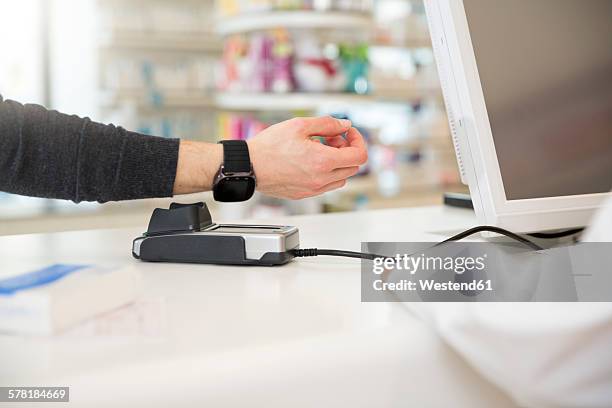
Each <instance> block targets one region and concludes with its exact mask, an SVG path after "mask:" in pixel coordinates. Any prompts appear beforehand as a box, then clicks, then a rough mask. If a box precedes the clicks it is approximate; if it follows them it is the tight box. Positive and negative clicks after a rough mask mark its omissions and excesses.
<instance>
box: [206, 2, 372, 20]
mask: <svg viewBox="0 0 612 408" xmlns="http://www.w3.org/2000/svg"><path fill="white" fill-rule="evenodd" d="M371 9H372V2H371V0H217V12H218V14H219V15H220V16H232V15H236V14H246V13H258V12H259V13H261V12H266V11H275V10H313V11H321V12H324V11H344V12H368V11H369V10H371Z"/></svg>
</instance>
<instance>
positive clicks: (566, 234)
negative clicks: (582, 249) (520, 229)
mask: <svg viewBox="0 0 612 408" xmlns="http://www.w3.org/2000/svg"><path fill="white" fill-rule="evenodd" d="M582 231H584V228H574V229H569V230H565V231H558V232H534V233H533V234H527V235H529V236H530V237H534V238H540V239H556V238H563V237H569V236H570V235H576V234H579V233H581V232H582Z"/></svg>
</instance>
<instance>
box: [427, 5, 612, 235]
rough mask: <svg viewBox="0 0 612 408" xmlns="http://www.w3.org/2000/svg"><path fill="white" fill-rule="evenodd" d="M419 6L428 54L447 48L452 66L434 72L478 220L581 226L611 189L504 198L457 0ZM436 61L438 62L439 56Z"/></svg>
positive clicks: (522, 227) (524, 226)
mask: <svg viewBox="0 0 612 408" xmlns="http://www.w3.org/2000/svg"><path fill="white" fill-rule="evenodd" d="M425 6H426V10H427V14H428V18H429V19H430V31H431V38H432V42H434V52H435V53H436V54H439V53H440V52H447V53H448V56H447V58H449V59H450V64H452V66H453V67H452V70H447V69H445V70H442V69H439V72H440V76H442V75H445V76H446V77H445V78H441V81H447V82H448V83H449V84H450V86H451V87H453V88H451V89H449V90H447V92H445V95H444V97H445V102H446V104H447V107H449V108H451V109H452V111H453V115H454V116H455V118H454V122H455V126H456V127H458V129H457V138H458V139H459V140H458V149H459V150H460V152H458V154H460V155H461V160H462V162H463V163H462V164H463V166H464V171H465V179H466V181H467V184H468V186H469V188H470V193H471V196H472V200H473V201H474V208H475V210H476V214H477V216H478V218H479V221H480V222H483V223H486V224H494V225H498V226H501V227H504V228H508V229H511V230H513V231H516V232H533V231H546V230H554V229H562V228H572V227H579V226H584V225H587V224H588V222H589V220H590V218H591V216H592V214H593V212H594V211H595V210H596V209H597V208H599V207H600V206H601V204H602V202H603V201H604V200H605V199H606V198H607V197H612V193H610V192H608V193H593V194H582V195H571V196H559V197H543V198H532V199H519V200H508V199H507V198H506V193H505V189H504V184H503V179H502V176H501V170H500V166H499V162H498V160H497V153H496V150H495V145H494V141H493V132H492V129H491V124H490V122H489V115H488V111H487V107H486V101H485V97H484V92H483V90H482V86H481V81H480V75H479V73H478V67H477V63H476V56H475V53H474V48H473V46H472V39H471V35H470V30H469V26H468V19H467V15H466V13H465V8H464V4H463V0H425ZM431 20H434V21H435V22H434V21H431ZM436 50H437V52H436ZM436 60H437V62H438V65H439V66H440V61H441V60H440V55H436ZM450 71H452V75H451V72H450ZM447 88H449V87H447ZM449 92H454V93H455V95H449V94H448V93H449Z"/></svg>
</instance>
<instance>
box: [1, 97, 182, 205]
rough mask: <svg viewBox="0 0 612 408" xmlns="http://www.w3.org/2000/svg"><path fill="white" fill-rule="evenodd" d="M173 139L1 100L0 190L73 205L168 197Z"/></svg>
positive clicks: (176, 144) (175, 156) (171, 182)
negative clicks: (54, 199)
mask: <svg viewBox="0 0 612 408" xmlns="http://www.w3.org/2000/svg"><path fill="white" fill-rule="evenodd" d="M178 151H179V141H178V140H177V139H163V138H156V137H151V136H145V135H141V134H138V133H133V132H128V131H126V130H125V129H123V128H121V127H117V126H113V125H103V124H100V123H95V122H92V121H90V120H89V119H87V118H79V117H77V116H69V115H65V114H62V113H59V112H56V111H49V110H47V109H45V108H43V107H41V106H38V105H25V106H24V105H21V104H19V103H17V102H14V101H2V99H1V98H0V191H6V192H10V193H16V194H22V195H29V196H36V197H45V198H59V199H67V200H72V201H75V202H80V201H100V202H105V201H117V200H129V199H137V198H149V197H167V196H171V195H172V192H173V187H174V179H175V176H176V168H177V160H178Z"/></svg>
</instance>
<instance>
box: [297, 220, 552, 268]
mask: <svg viewBox="0 0 612 408" xmlns="http://www.w3.org/2000/svg"><path fill="white" fill-rule="evenodd" d="M484 231H488V232H494V233H496V234H500V235H504V236H506V237H508V238H511V239H514V240H515V241H518V242H520V243H522V244H524V245H525V246H528V247H529V248H531V249H534V250H536V251H540V250H542V249H544V248H542V247H541V246H539V245H538V244H536V243H534V242H532V241H530V240H528V239H527V238H523V237H521V236H520V235H517V234H515V233H514V232H510V231H508V230H505V229H503V228H499V227H493V226H490V225H481V226H478V227H474V228H470V229H469V230H466V231H463V232H461V233H459V234H457V235H453V236H452V237H450V238H448V239H445V240H444V241H442V242H439V243H437V244H436V245H435V246H438V245H442V244H445V243H448V242H452V241H458V240H460V239H463V238H466V237H469V236H470V235H474V234H477V233H479V232H484ZM291 254H292V255H293V256H295V257H296V258H303V257H309V256H320V255H327V256H339V257H345V258H358V259H369V260H373V259H377V258H389V257H388V256H385V255H377V254H369V253H366V252H353V251H343V250H337V249H319V248H307V249H293V250H291Z"/></svg>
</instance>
